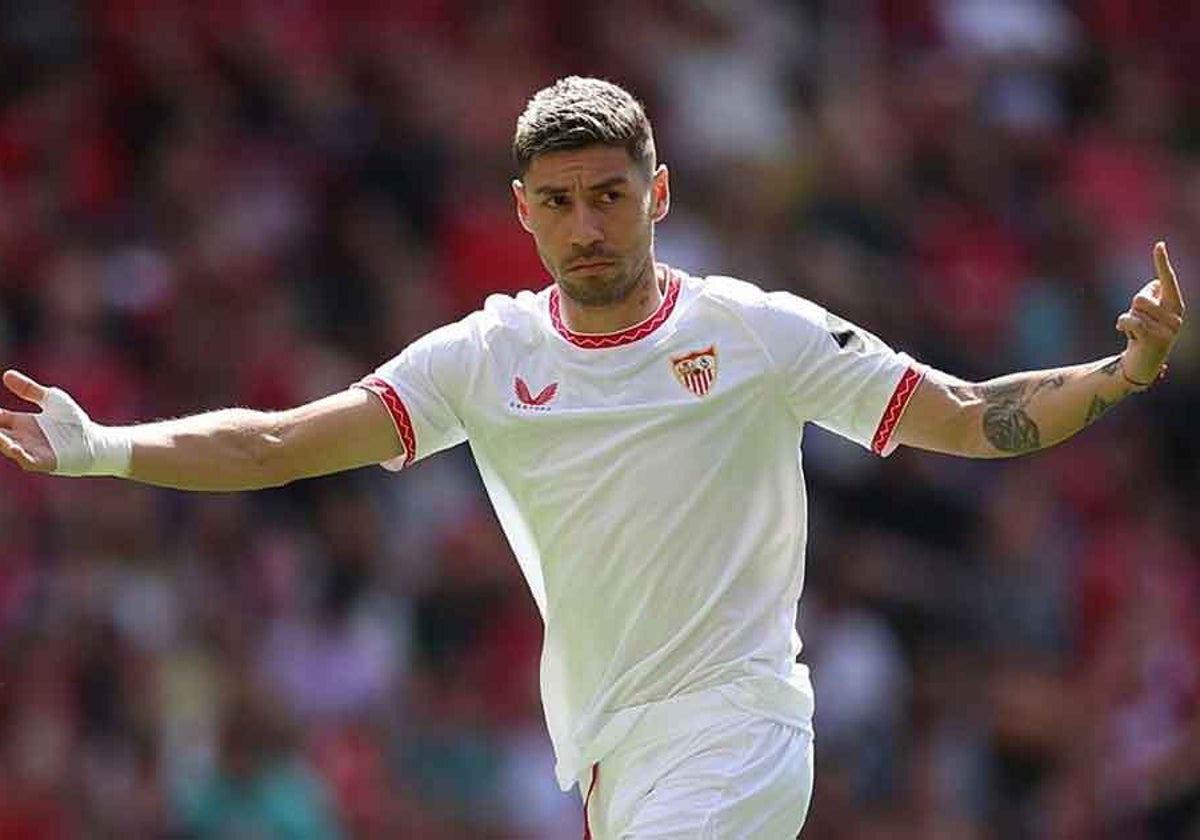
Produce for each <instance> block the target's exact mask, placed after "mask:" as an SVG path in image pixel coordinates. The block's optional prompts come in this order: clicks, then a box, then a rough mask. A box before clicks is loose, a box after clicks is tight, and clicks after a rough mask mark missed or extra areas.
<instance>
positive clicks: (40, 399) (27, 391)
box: [4, 370, 48, 406]
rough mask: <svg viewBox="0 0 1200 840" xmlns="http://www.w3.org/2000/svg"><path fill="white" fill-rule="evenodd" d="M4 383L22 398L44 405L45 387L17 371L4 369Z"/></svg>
mask: <svg viewBox="0 0 1200 840" xmlns="http://www.w3.org/2000/svg"><path fill="white" fill-rule="evenodd" d="M4 384H5V385H6V386H8V390H10V391H12V392H13V393H14V394H16V395H17V396H18V397H20V398H21V399H23V400H27V401H28V402H31V403H34V404H35V405H38V406H41V405H44V404H45V402H46V394H47V393H48V390H47V388H46V387H45V386H44V385H39V384H38V383H37V382H34V381H33V380H32V379H30V378H29V377H28V376H26V375H25V374H23V373H20V372H19V371H15V370H6V371H5V372H4Z"/></svg>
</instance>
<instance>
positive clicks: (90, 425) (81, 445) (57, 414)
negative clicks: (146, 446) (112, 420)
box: [34, 388, 133, 476]
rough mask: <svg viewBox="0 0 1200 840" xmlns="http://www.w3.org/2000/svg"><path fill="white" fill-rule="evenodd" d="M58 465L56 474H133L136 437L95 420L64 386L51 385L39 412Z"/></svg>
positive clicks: (40, 420) (55, 470)
mask: <svg viewBox="0 0 1200 840" xmlns="http://www.w3.org/2000/svg"><path fill="white" fill-rule="evenodd" d="M34 419H36V420H37V424H38V427H39V428H40V429H41V430H42V434H44V435H45V436H46V440H47V441H49V442H50V448H51V449H53V450H54V457H55V458H56V459H57V461H58V466H57V467H56V468H55V469H54V474H55V475H70V476H81V475H115V476H125V475H129V466H130V461H131V460H132V459H133V439H132V438H131V437H130V436H129V434H128V433H127V432H124V431H123V430H121V429H116V428H110V427H108V426H101V425H100V424H99V423H94V422H92V418H90V417H88V416H87V412H86V411H84V410H83V409H82V408H80V407H79V403H77V402H75V400H73V399H72V398H71V395H70V394H68V393H67V392H66V391H64V390H62V389H61V388H50V389H48V390H47V392H46V399H45V401H44V402H43V403H42V413H41V414H38V415H35V418H34Z"/></svg>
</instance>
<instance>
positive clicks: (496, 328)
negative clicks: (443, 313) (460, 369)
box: [416, 290, 548, 352]
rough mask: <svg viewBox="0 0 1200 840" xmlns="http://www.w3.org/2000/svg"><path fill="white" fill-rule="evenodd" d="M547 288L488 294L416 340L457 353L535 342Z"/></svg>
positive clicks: (544, 307) (427, 346) (542, 317)
mask: <svg viewBox="0 0 1200 840" xmlns="http://www.w3.org/2000/svg"><path fill="white" fill-rule="evenodd" d="M547 294H548V290H543V291H541V292H528V291H526V292H518V293H517V294H515V295H506V294H494V295H489V296H488V297H487V299H486V300H485V301H484V304H483V306H482V307H480V308H479V309H477V310H475V311H474V312H472V313H470V314H469V315H467V316H465V317H463V318H461V319H460V320H458V321H453V322H451V323H449V324H445V325H443V326H441V327H438V328H437V329H435V330H433V331H432V332H429V333H427V334H426V335H425V336H423V337H422V338H420V339H418V341H417V342H416V343H417V344H419V345H422V346H423V347H425V348H427V349H429V350H441V351H446V350H451V349H456V350H458V351H460V352H462V351H467V350H470V349H485V348H488V347H495V346H497V345H499V344H504V343H516V344H526V343H529V342H532V341H535V340H536V339H537V336H538V332H539V323H540V320H541V319H544V318H545V315H544V314H543V313H545V311H546V301H545V298H546V296H547Z"/></svg>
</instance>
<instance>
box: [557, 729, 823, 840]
mask: <svg viewBox="0 0 1200 840" xmlns="http://www.w3.org/2000/svg"><path fill="white" fill-rule="evenodd" d="M706 717H707V716H706ZM812 787H813V740H812V734H811V732H810V731H808V730H805V729H800V728H796V727H793V726H789V725H786V724H783V723H779V722H776V721H773V720H769V719H767V718H764V717H761V716H759V715H755V714H753V713H751V712H747V711H743V710H741V709H738V708H736V707H732V706H731V707H729V709H728V710H727V711H725V712H724V713H723V714H722V715H721V716H720V717H719V719H715V720H713V719H707V720H703V721H701V722H699V724H698V725H697V727H696V729H695V730H694V731H689V732H684V733H676V734H671V735H667V736H665V737H662V738H653V737H652V736H651V737H643V738H637V739H631V740H630V741H627V742H626V743H624V744H622V745H620V746H618V747H617V748H616V749H614V750H613V751H612V752H611V753H610V754H608V755H607V756H606V757H605V758H604V759H603V760H602V761H600V762H599V763H598V764H596V765H593V767H592V769H591V771H590V772H589V773H588V774H587V775H586V776H584V777H583V778H581V779H580V781H579V790H580V793H581V794H582V795H583V797H584V819H585V828H584V837H585V838H589V837H590V838H592V840H667V838H678V840H685V839H686V840H785V838H786V840H793V839H794V838H795V837H796V836H797V835H798V834H799V832H800V828H801V826H803V825H804V819H805V816H806V815H807V814H808V805H809V801H810V800H811V798H812ZM589 791H590V796H589Z"/></svg>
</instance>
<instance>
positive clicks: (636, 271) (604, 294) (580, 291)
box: [556, 233, 654, 307]
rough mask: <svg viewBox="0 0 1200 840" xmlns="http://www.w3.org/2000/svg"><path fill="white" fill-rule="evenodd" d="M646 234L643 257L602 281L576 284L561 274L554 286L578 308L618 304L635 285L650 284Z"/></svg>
mask: <svg viewBox="0 0 1200 840" xmlns="http://www.w3.org/2000/svg"><path fill="white" fill-rule="evenodd" d="M653 236H654V235H653V233H651V234H650V237H649V241H648V242H647V247H646V251H645V254H644V255H643V256H642V258H641V259H639V260H638V261H637V262H635V263H634V264H633V265H631V266H629V267H628V268H626V269H625V270H623V271H620V273H618V274H617V275H615V276H614V277H612V278H610V279H608V280H606V281H603V282H595V281H591V282H584V283H579V282H576V281H575V280H574V279H572V278H571V277H570V276H569V274H568V273H567V272H565V271H563V272H559V273H558V276H557V278H556V279H557V282H558V287H559V289H560V290H561V291H562V293H563V294H564V295H566V296H567V297H569V298H570V299H571V300H572V301H573V302H575V303H577V304H579V305H580V306H587V307H603V306H612V305H614V304H617V303H622V302H624V301H625V300H627V299H628V298H629V296H630V295H632V294H633V293H634V292H636V291H637V290H638V288H639V286H642V285H643V284H645V283H653V282H654V266H653V264H652V259H651V250H650V248H651V246H652V244H653V241H654V238H653ZM621 267H622V264H621V263H619V262H618V263H616V264H614V266H613V267H612V268H613V269H620V268H621Z"/></svg>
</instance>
